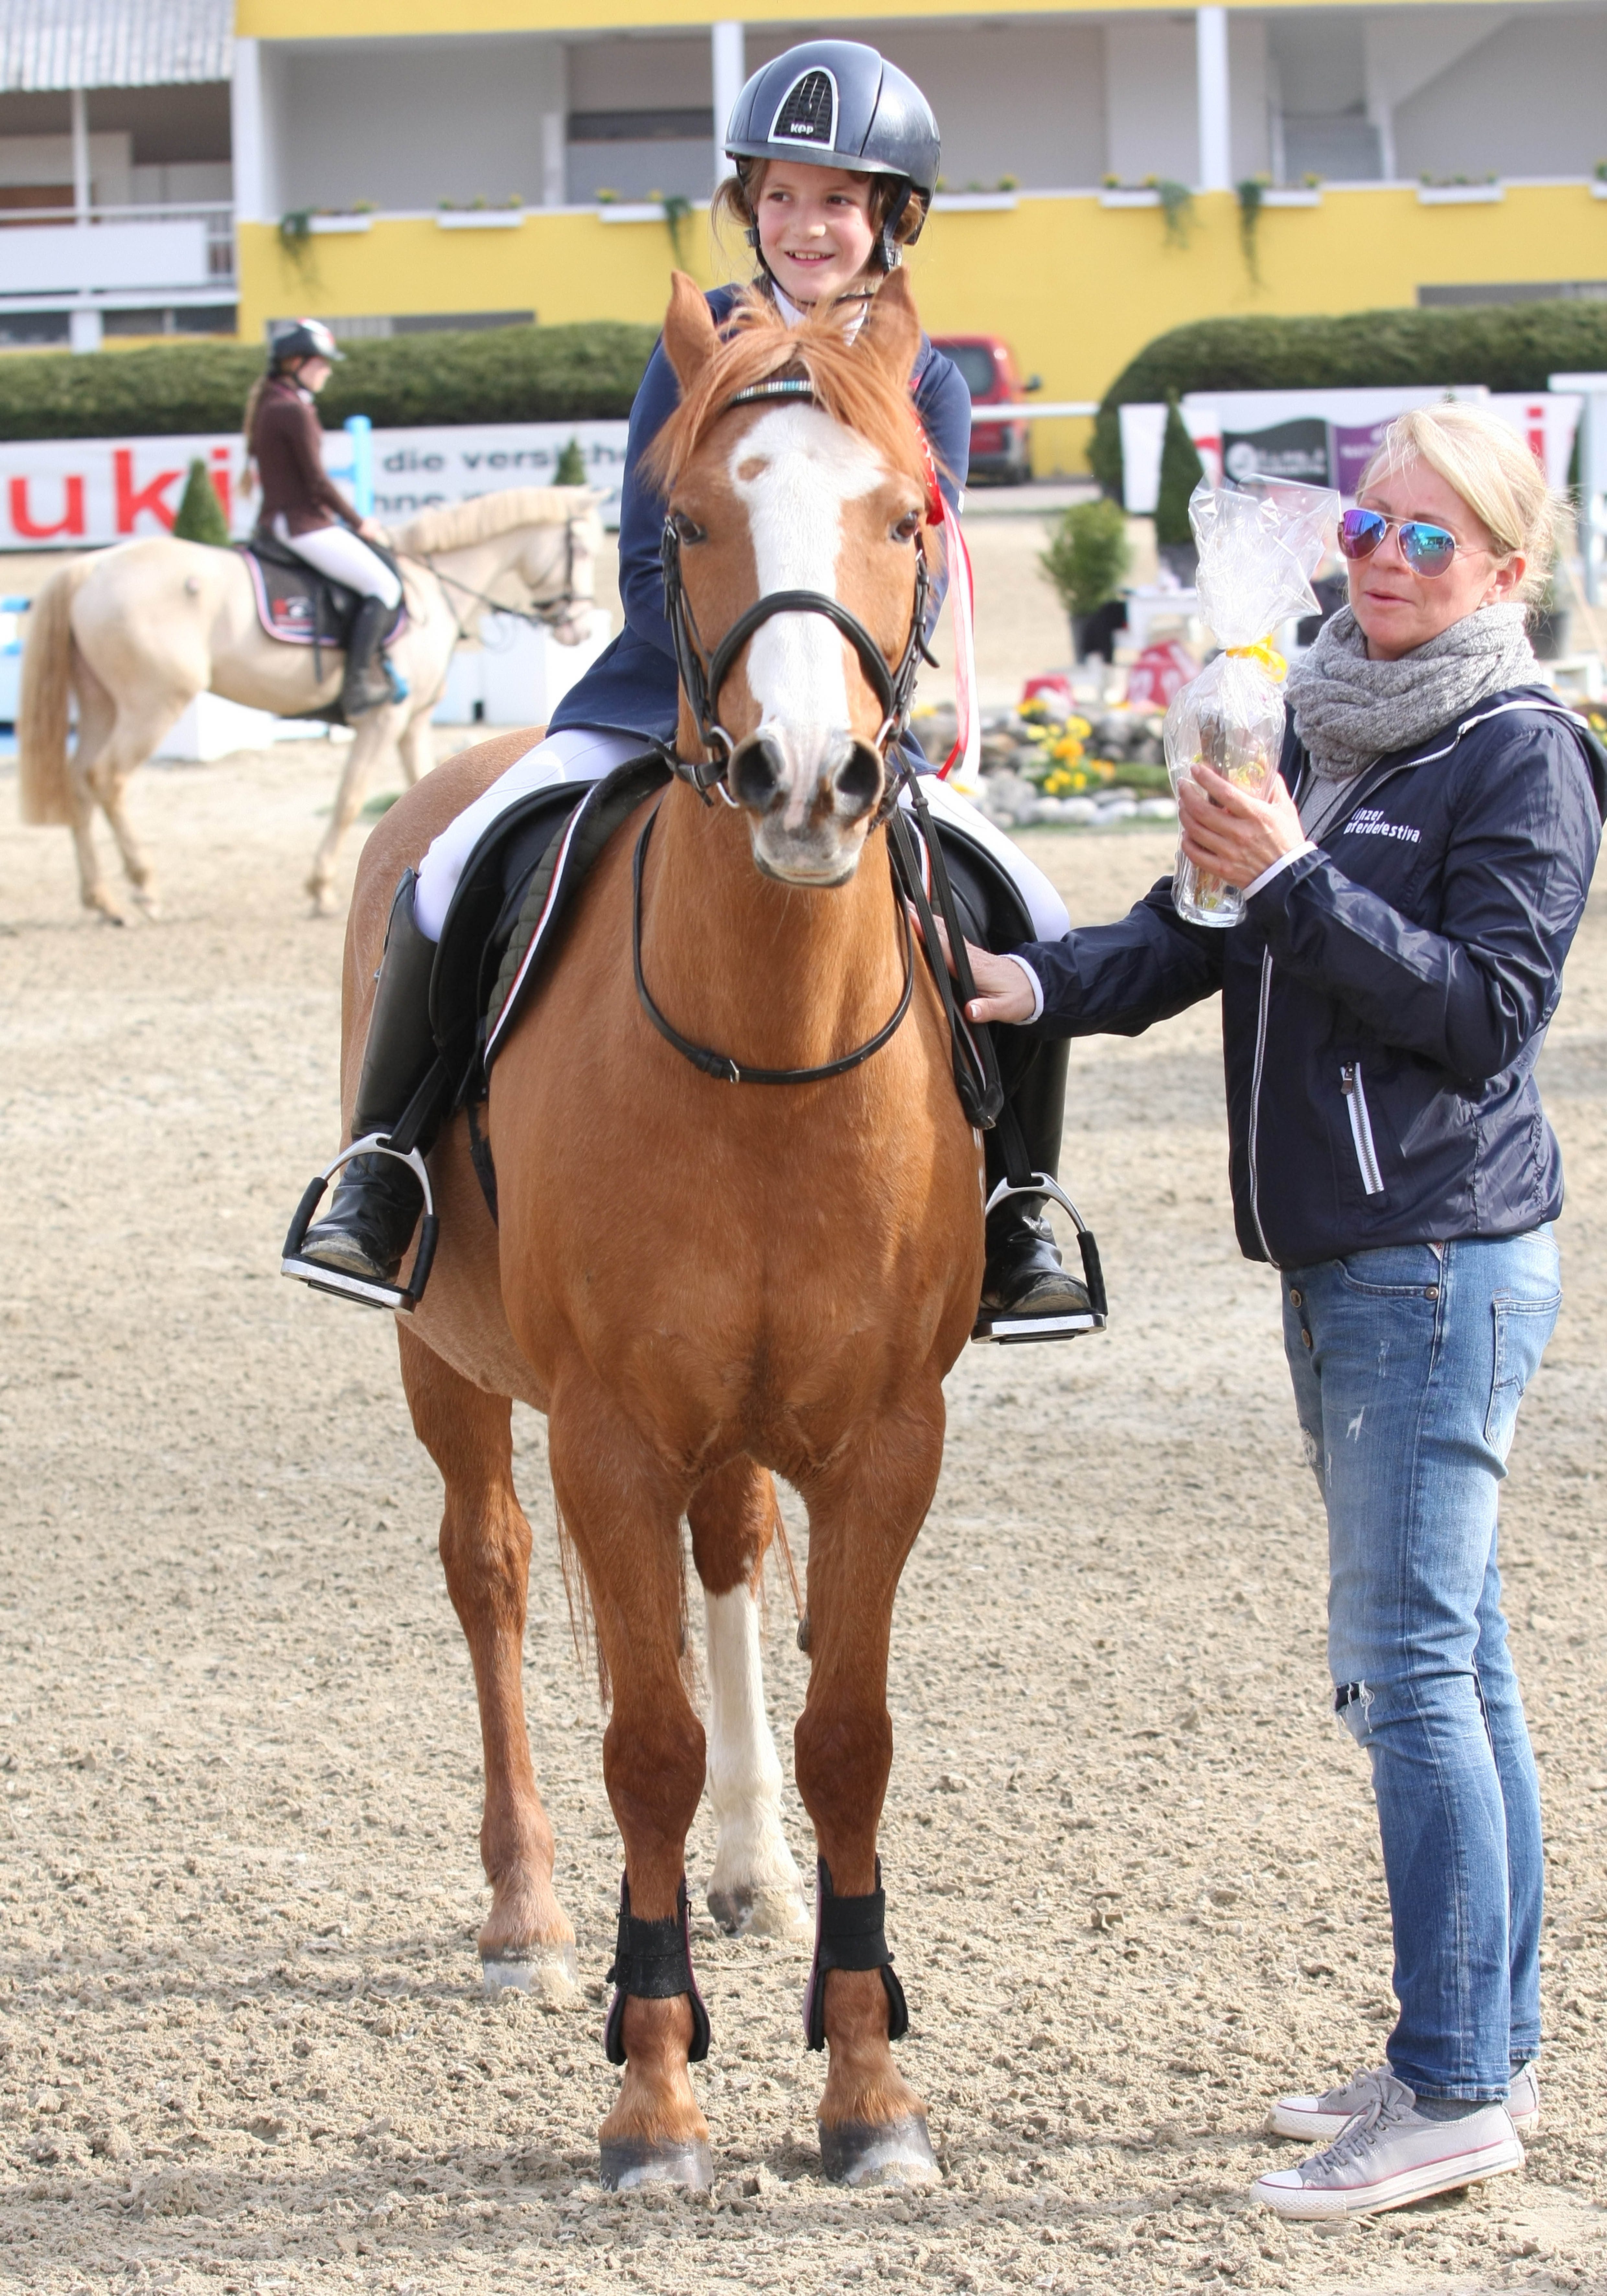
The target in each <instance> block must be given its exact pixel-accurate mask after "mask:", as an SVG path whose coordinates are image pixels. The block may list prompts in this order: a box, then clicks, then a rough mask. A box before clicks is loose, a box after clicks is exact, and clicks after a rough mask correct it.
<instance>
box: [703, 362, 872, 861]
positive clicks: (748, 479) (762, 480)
mask: <svg viewBox="0 0 1607 2296" xmlns="http://www.w3.org/2000/svg"><path fill="white" fill-rule="evenodd" d="M727 467H728V471H729V476H730V479H731V483H732V486H733V487H734V489H735V491H736V495H737V498H738V500H739V501H741V502H742V504H744V505H745V507H746V509H747V512H748V526H749V531H750V535H751V537H752V541H753V558H754V565H755V569H756V571H757V573H758V588H759V593H760V594H761V596H762V595H763V594H765V593H766V592H767V591H770V590H821V591H824V593H825V594H826V596H827V597H829V598H835V597H836V596H838V594H839V592H838V586H837V562H838V560H839V557H840V554H841V551H842V506H843V504H845V503H849V502H854V501H857V499H858V498H859V497H860V496H863V495H868V494H870V493H871V492H872V491H873V489H874V488H876V487H879V486H880V485H881V484H882V482H883V481H884V480H885V479H886V477H887V471H886V470H885V469H884V467H883V465H882V463H881V461H880V460H879V458H878V457H877V456H876V455H874V454H873V452H872V450H871V448H870V447H868V446H867V445H866V444H865V440H864V439H857V438H856V437H855V435H854V434H853V432H852V431H851V430H844V428H843V427H842V425H841V424H840V422H832V418H831V416H830V415H828V414H822V413H821V411H820V409H819V408H818V407H816V406H777V407H774V408H772V409H771V410H770V412H769V413H768V414H761V415H760V417H759V419H758V422H756V423H755V424H754V425H753V427H752V429H751V430H747V431H744V433H743V434H742V439H740V441H739V442H738V444H737V445H736V447H734V449H733V452H732V455H731V460H730V463H729V464H728V466H727ZM748 689H749V691H750V693H751V694H752V696H753V699H754V701H756V702H757V703H758V712H759V722H760V725H761V726H764V727H765V728H766V729H767V731H769V732H773V733H775V734H779V735H780V736H781V741H780V747H781V750H782V752H783V756H784V757H785V758H786V760H787V763H788V766H789V768H790V770H791V787H790V789H789V790H788V792H787V804H786V809H785V814H784V816H783V827H784V828H786V829H787V830H789V831H797V830H798V829H800V828H801V827H802V825H803V824H804V821H805V819H806V818H807V816H808V811H809V808H810V807H811V806H812V804H813V803H814V800H815V795H816V788H817V786H818V783H819V781H820V778H821V775H823V774H824V771H825V770H826V767H827V765H828V762H829V760H830V759H831V758H832V753H833V751H834V750H837V749H838V748H840V744H841V742H842V741H843V739H844V738H845V736H847V735H849V734H850V732H851V726H850V720H849V690H848V679H847V676H846V674H845V670H844V652H843V640H842V635H841V633H840V631H839V630H838V629H837V627H835V625H834V624H832V623H831V622H828V621H827V620H826V619H825V618H824V615H821V614H776V615H775V616H774V617H773V618H772V619H770V620H769V621H767V622H766V623H764V624H762V625H761V627H759V628H758V630H756V631H755V633H754V635H753V637H752V640H751V641H750V644H749V647H748Z"/></svg>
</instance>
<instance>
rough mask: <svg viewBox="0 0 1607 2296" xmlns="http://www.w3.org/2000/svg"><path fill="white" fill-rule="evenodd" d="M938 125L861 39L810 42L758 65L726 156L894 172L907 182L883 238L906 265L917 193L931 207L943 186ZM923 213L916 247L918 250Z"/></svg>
mask: <svg viewBox="0 0 1607 2296" xmlns="http://www.w3.org/2000/svg"><path fill="white" fill-rule="evenodd" d="M939 150H940V145H939V135H938V123H937V121H936V119H934V118H933V117H932V109H931V104H930V103H928V102H927V101H926V98H925V97H924V96H923V95H922V93H921V91H920V89H919V88H918V87H917V86H915V83H914V80H913V79H911V78H909V76H908V74H907V73H906V72H901V71H900V70H898V65H897V64H890V63H889V62H887V61H886V60H885V59H884V58H883V57H881V56H879V55H878V54H877V53H876V51H875V49H874V48H867V47H865V46H863V45H861V43H860V42H859V41H857V40H806V41H804V43H803V44H802V45H801V46H799V47H796V48H789V49H788V50H787V52H786V53H785V54H784V55H780V56H777V57H776V59H775V62H774V63H768V64H766V65H764V66H763V67H762V68H761V69H760V70H758V71H756V72H755V73H754V75H753V77H752V78H751V79H750V80H749V82H748V84H747V86H745V87H744V88H743V90H742V94H740V95H739V96H738V97H737V99H736V105H735V109H734V111H733V112H732V114H731V124H730V126H729V127H728V128H727V129H726V158H727V159H730V160H735V161H736V162H737V169H738V173H739V174H740V175H744V176H745V172H746V171H745V170H744V169H743V168H742V161H743V160H793V159H797V158H798V157H799V155H800V154H801V155H802V157H803V158H804V159H806V160H812V161H814V162H815V163H816V165H817V166H819V167H823V168H825V167H837V168H848V169H849V170H851V171H852V172H853V173H854V174H856V175H865V176H893V177H895V178H897V188H896V189H895V191H894V194H893V199H892V202H891V204H890V207H889V209H888V212H887V217H886V220H885V221H884V223H883V224H882V226H881V237H880V238H879V240H878V242H877V246H876V257H877V260H878V262H879V263H880V264H881V268H882V270H883V271H891V270H892V269H893V268H894V267H895V266H896V265H897V263H898V239H897V236H896V234H897V232H898V225H899V222H900V220H901V219H902V217H903V215H904V212H905V209H906V208H907V207H908V205H909V203H910V200H911V198H912V197H913V196H914V193H917V192H919V193H921V195H922V207H923V209H924V207H925V206H927V205H930V203H931V197H932V194H933V193H934V192H935V191H936V189H937V185H938V163H939ZM925 220H926V218H925V214H924V212H922V214H921V215H920V217H918V218H917V220H916V223H915V227H914V231H912V232H911V233H910V234H909V237H908V240H907V241H906V245H909V246H912V247H913V246H914V242H915V241H916V240H917V239H919V237H920V236H921V228H922V224H923V223H924V222H925Z"/></svg>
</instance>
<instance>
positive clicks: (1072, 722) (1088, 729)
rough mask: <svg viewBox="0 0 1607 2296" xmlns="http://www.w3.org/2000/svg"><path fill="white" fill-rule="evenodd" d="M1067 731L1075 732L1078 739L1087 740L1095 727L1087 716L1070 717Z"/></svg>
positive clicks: (1067, 721) (1067, 722)
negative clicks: (1090, 723)
mask: <svg viewBox="0 0 1607 2296" xmlns="http://www.w3.org/2000/svg"><path fill="white" fill-rule="evenodd" d="M1066 731H1067V733H1068V734H1074V735H1075V736H1076V737H1077V739H1078V741H1081V742H1086V740H1087V738H1088V736H1089V734H1091V733H1092V732H1093V731H1094V728H1093V726H1090V725H1089V723H1088V721H1087V719H1086V717H1068V718H1067V720H1066Z"/></svg>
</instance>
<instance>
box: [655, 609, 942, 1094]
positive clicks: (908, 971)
mask: <svg viewBox="0 0 1607 2296" xmlns="http://www.w3.org/2000/svg"><path fill="white" fill-rule="evenodd" d="M784 594H785V593H783V595H784ZM658 817H659V808H658V807H657V806H656V805H655V806H654V808H653V809H652V812H651V813H650V814H649V815H648V816H647V819H646V820H645V821H644V823H643V824H642V834H641V836H640V837H638V838H637V840H636V850H635V857H634V859H633V860H632V862H631V873H630V885H631V902H630V951H631V961H632V963H633V964H635V972H636V995H637V996H638V998H639V999H640V1000H641V1005H642V1010H643V1011H644V1013H646V1015H647V1017H648V1019H649V1020H650V1021H652V1024H653V1027H654V1028H655V1029H657V1030H658V1032H659V1034H660V1037H663V1039H664V1041H665V1043H666V1044H668V1045H673V1046H674V1047H675V1049H676V1052H677V1053H679V1054H680V1055H681V1057H682V1059H683V1060H687V1061H690V1062H692V1065H693V1068H694V1069H698V1070H701V1073H702V1074H703V1075H704V1076H706V1077H712V1078H714V1079H715V1081H716V1082H717V1084H824V1083H826V1082H828V1081H829V1079H830V1078H832V1077H840V1076H846V1075H847V1074H848V1072H849V1070H850V1069H857V1067H858V1066H859V1064H860V1062H862V1061H868V1060H869V1059H870V1057H871V1054H873V1053H879V1052H880V1051H881V1047H882V1046H883V1045H885V1044H887V1043H888V1042H889V1041H890V1039H891V1038H892V1037H895V1036H896V1035H897V1034H898V1029H899V1028H900V1026H901V1025H902V1023H903V1021H904V1016H905V1014H906V1013H907V1012H908V1011H909V1006H910V998H911V997H912V996H914V989H915V950H914V934H913V933H912V931H911V930H910V922H909V912H908V910H907V909H906V907H905V906H904V903H903V902H902V901H901V900H900V899H899V898H898V884H897V882H896V881H895V883H894V886H893V906H895V908H897V910H898V914H899V917H900V920H901V921H902V922H903V926H904V987H903V989H902V991H901V992H900V994H899V997H898V1005H897V1006H896V1007H895V1009H894V1012H893V1014H892V1017H891V1019H890V1020H889V1021H884V1022H883V1023H882V1025H881V1028H880V1029H877V1031H876V1033H875V1035H874V1036H873V1037H869V1038H867V1040H866V1041H865V1043H864V1044H863V1045H860V1046H857V1047H856V1049H855V1050H854V1051H853V1052H851V1053H844V1054H842V1056H841V1058H840V1059H839V1060H835V1061H826V1062H823V1063H822V1065H821V1066H820V1067H819V1068H813V1069H753V1068H739V1067H738V1066H737V1064H736V1062H734V1060H733V1059H732V1058H731V1055H730V1054H729V1053H717V1052H714V1051H712V1050H711V1049H710V1048H709V1046H707V1045H697V1044H694V1043H693V1040H692V1038H691V1037H684V1036H683V1035H682V1034H681V1032H680V1030H679V1029H677V1028H676V1025H675V1023H674V1022H673V1021H669V1020H667V1019H666V1017H665V1015H664V1014H663V1013H661V1012H660V1010H659V1008H658V1006H657V1005H655V1004H654V1002H653V1000H652V992H651V991H650V989H649V988H648V986H647V977H646V975H645V973H644V972H643V970H642V870H643V865H644V863H645V861H646V859H647V846H648V840H649V839H650V838H651V837H652V828H653V824H654V822H655V821H657V819H658Z"/></svg>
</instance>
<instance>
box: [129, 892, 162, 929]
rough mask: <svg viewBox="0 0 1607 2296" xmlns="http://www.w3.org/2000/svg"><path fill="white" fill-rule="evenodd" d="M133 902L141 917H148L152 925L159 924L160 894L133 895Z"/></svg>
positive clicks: (160, 912) (160, 911) (160, 910)
mask: <svg viewBox="0 0 1607 2296" xmlns="http://www.w3.org/2000/svg"><path fill="white" fill-rule="evenodd" d="M134 900H135V907H136V908H137V909H138V910H139V911H140V914H142V915H143V916H146V917H149V918H150V920H151V922H152V924H153V925H154V924H160V922H161V914H162V903H161V896H160V893H135V896H134Z"/></svg>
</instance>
